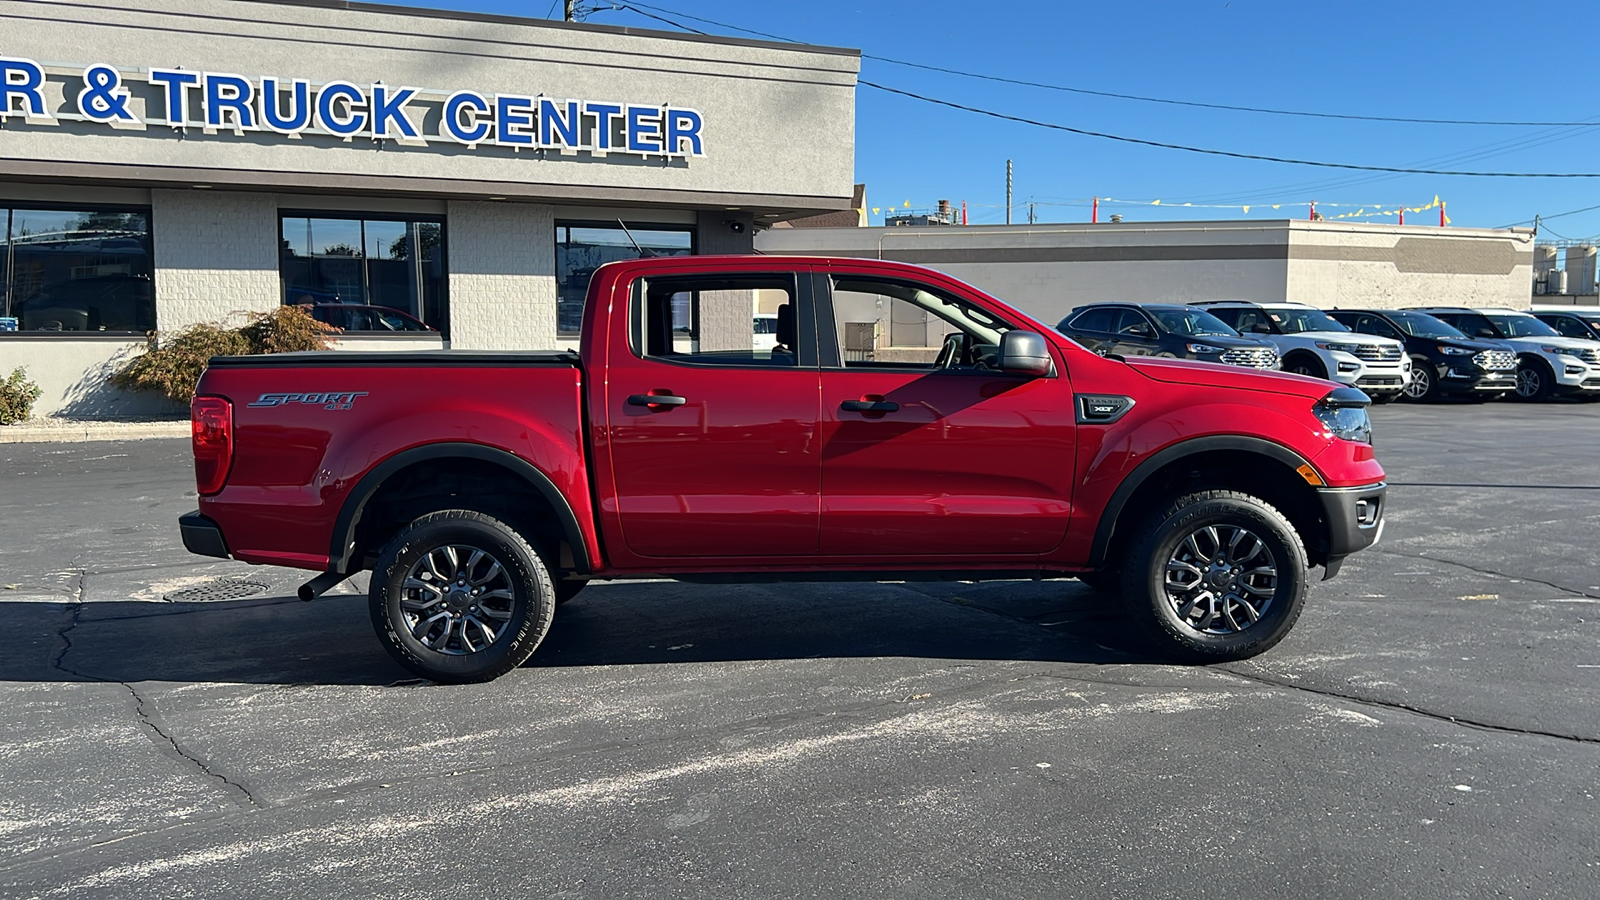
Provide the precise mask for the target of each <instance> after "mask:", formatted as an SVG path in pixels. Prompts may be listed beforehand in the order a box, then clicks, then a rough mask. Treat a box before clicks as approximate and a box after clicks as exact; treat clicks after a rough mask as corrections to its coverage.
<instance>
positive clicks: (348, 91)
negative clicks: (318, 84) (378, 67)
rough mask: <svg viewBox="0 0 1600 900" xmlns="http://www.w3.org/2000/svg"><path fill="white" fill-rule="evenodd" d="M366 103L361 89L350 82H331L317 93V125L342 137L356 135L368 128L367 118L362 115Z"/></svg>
mask: <svg viewBox="0 0 1600 900" xmlns="http://www.w3.org/2000/svg"><path fill="white" fill-rule="evenodd" d="M340 100H343V101H344V103H342V104H341V103H339V101H340ZM366 102H367V97H366V95H365V94H363V93H361V88H358V87H356V86H355V85H353V84H351V83H350V82H348V81H330V82H328V83H327V84H325V85H323V86H322V90H320V91H317V124H319V125H321V126H322V130H323V131H326V132H328V133H330V134H337V135H339V136H340V137H350V136H352V135H355V134H357V133H359V132H360V131H361V129H363V128H366V127H367V117H366V116H364V115H362V114H361V110H362V108H363V107H365V106H366Z"/></svg>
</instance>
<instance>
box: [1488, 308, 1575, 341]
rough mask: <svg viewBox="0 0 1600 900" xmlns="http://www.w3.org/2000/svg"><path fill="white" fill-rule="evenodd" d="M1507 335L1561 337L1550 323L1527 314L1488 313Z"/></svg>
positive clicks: (1516, 336)
mask: <svg viewBox="0 0 1600 900" xmlns="http://www.w3.org/2000/svg"><path fill="white" fill-rule="evenodd" d="M1484 318H1486V319H1488V320H1489V321H1491V322H1493V323H1494V324H1495V327H1496V328H1499V329H1500V332H1501V333H1502V334H1504V335H1505V336H1506V337H1512V338H1519V337H1560V335H1558V334H1556V330H1555V329H1554V328H1551V327H1550V326H1549V325H1546V324H1545V323H1543V322H1541V321H1539V320H1538V319H1535V318H1534V317H1533V316H1525V315H1520V314H1519V315H1486V316H1484Z"/></svg>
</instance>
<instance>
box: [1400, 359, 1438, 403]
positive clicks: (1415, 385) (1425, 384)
mask: <svg viewBox="0 0 1600 900" xmlns="http://www.w3.org/2000/svg"><path fill="white" fill-rule="evenodd" d="M1401 393H1403V394H1404V395H1405V398H1406V399H1407V400H1413V401H1416V402H1419V403H1421V402H1425V403H1433V402H1435V401H1437V400H1438V399H1439V377H1438V376H1437V375H1435V374H1433V366H1432V365H1430V364H1429V363H1428V361H1427V360H1426V359H1422V358H1420V357H1413V358H1412V360H1411V383H1410V384H1408V385H1406V386H1405V389H1404V390H1403V391H1402V392H1401Z"/></svg>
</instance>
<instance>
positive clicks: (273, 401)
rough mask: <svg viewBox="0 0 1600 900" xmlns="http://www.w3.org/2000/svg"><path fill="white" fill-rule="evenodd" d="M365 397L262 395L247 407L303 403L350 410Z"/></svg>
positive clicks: (352, 394) (348, 394) (350, 394)
mask: <svg viewBox="0 0 1600 900" xmlns="http://www.w3.org/2000/svg"><path fill="white" fill-rule="evenodd" d="M365 396H367V392H366V391H327V392H325V393H321V394H262V395H261V396H260V397H257V398H256V399H255V400H253V401H251V402H250V403H249V404H248V405H250V406H287V405H288V404H290V403H304V404H307V405H309V406H320V407H322V408H323V409H350V408H351V407H353V406H355V404H356V398H357V397H365Z"/></svg>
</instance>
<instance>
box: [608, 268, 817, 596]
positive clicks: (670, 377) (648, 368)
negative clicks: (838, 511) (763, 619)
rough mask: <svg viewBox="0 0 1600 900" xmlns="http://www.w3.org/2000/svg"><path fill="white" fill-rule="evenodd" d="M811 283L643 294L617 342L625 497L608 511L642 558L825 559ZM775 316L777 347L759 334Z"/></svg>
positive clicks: (692, 279) (775, 277)
mask: <svg viewBox="0 0 1600 900" xmlns="http://www.w3.org/2000/svg"><path fill="white" fill-rule="evenodd" d="M809 282H810V276H809V275H807V274H804V273H802V274H799V275H796V274H793V273H778V274H759V273H757V274H744V273H730V274H724V275H695V276H673V275H664V276H662V277H660V278H649V277H645V278H643V279H641V280H640V282H638V283H636V284H635V285H634V288H633V292H632V297H631V299H630V303H631V305H632V308H631V310H630V313H631V323H630V327H631V334H629V335H627V336H626V337H625V338H624V337H623V336H615V335H614V336H613V337H612V339H611V341H610V342H609V345H610V347H611V351H610V353H609V361H608V365H607V369H606V375H607V384H606V385H605V391H606V410H607V416H608V426H609V429H608V434H607V435H606V437H607V441H606V445H607V447H608V448H609V451H610V460H609V465H610V467H611V471H612V473H613V479H614V489H613V494H612V496H611V497H610V498H609V500H608V503H609V505H611V506H612V507H613V508H612V509H609V510H607V509H602V513H603V514H604V513H610V514H615V515H616V516H617V518H618V521H619V524H620V528H621V532H622V536H623V539H624V543H625V544H626V545H627V549H628V550H629V551H631V552H632V553H633V554H635V555H637V556H642V557H654V558H661V559H665V560H670V559H672V558H684V559H685V561H686V562H689V561H693V562H699V561H703V560H704V559H707V558H716V557H752V556H807V555H814V554H815V553H816V552H817V537H818V523H819V519H820V504H821V498H820V495H819V489H818V482H819V479H820V477H821V443H820V441H819V439H818V416H817V403H818V387H819V377H820V376H819V373H818V370H817V365H816V355H815V354H816V351H815V333H816V332H815V327H814V326H811V327H809V328H797V327H796V322H797V321H804V322H806V323H808V324H809V323H810V322H811V321H812V319H811V312H810V284H809ZM802 286H804V290H803V291H802V290H801V287H802ZM802 306H804V307H805V308H804V310H802V309H801V307H802ZM767 307H770V308H771V310H770V311H771V312H772V313H775V315H776V322H777V334H776V335H775V337H776V342H775V343H776V345H775V346H773V343H774V342H773V341H771V340H768V339H766V338H767V337H768V336H762V339H758V338H757V337H756V335H755V334H754V328H753V326H752V323H753V321H754V319H755V315H756V314H757V313H758V312H761V311H762V310H763V309H765V308H767ZM805 332H809V333H805ZM757 344H760V345H761V346H760V348H759V349H757ZM664 568H671V565H670V563H667V564H666V565H665V566H664Z"/></svg>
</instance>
